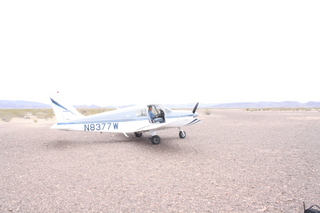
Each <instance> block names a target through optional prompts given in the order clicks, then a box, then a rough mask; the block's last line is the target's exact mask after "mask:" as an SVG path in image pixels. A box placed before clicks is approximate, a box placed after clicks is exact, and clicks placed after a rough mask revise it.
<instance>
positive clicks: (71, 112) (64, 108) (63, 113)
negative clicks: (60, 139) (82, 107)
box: [50, 98, 83, 122]
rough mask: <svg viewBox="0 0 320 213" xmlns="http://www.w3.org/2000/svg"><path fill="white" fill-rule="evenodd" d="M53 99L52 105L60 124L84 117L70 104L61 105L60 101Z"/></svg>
mask: <svg viewBox="0 0 320 213" xmlns="http://www.w3.org/2000/svg"><path fill="white" fill-rule="evenodd" d="M50 99H51V105H52V108H53V111H54V114H55V115H56V118H57V121H58V122H64V121H68V120H73V119H77V118H80V117H83V115H81V114H80V113H79V112H78V111H77V110H76V109H75V108H74V107H73V106H71V105H68V104H61V103H59V102H58V101H56V100H54V99H52V98H50Z"/></svg>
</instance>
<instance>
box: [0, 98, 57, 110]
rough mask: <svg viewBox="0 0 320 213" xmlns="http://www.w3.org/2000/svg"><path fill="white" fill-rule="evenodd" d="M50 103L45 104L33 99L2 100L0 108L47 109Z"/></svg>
mask: <svg viewBox="0 0 320 213" xmlns="http://www.w3.org/2000/svg"><path fill="white" fill-rule="evenodd" d="M47 108H51V105H50V104H43V103H38V102H33V101H10V100H0V109H47Z"/></svg>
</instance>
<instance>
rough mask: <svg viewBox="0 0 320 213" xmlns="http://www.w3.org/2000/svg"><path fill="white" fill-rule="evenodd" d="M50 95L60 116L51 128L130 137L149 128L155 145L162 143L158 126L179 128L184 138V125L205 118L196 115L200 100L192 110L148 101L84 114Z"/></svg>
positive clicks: (55, 111) (140, 133)
mask: <svg viewBox="0 0 320 213" xmlns="http://www.w3.org/2000/svg"><path fill="white" fill-rule="evenodd" d="M50 99H51V103H52V108H53V110H54V113H55V116H56V118H57V123H56V124H54V125H53V126H52V127H51V129H58V130H74V131H92V132H115V133H123V134H124V135H125V136H126V137H128V135H127V134H128V133H134V134H135V136H136V137H141V136H142V134H143V133H145V132H149V133H150V135H151V137H150V139H151V142H152V144H155V145H156V144H159V143H160V137H159V136H158V135H157V134H156V131H157V130H163V129H167V128H178V130H179V137H180V138H181V139H183V138H185V137H186V132H185V131H184V130H182V128H183V127H184V126H189V125H193V124H197V123H199V122H201V120H199V119H197V118H196V117H197V116H198V113H196V110H197V108H198V104H199V103H197V104H196V105H195V107H194V109H193V110H192V111H182V110H171V109H169V108H167V107H165V106H163V105H161V104H146V105H140V106H131V107H126V108H122V109H117V110H112V111H108V112H103V113H99V114H95V115H90V116H83V115H82V114H80V113H79V112H78V111H77V110H76V109H75V108H74V107H73V106H71V105H68V104H65V103H61V102H58V101H57V100H54V99H52V98H50Z"/></svg>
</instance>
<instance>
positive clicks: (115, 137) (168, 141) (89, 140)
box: [44, 134, 183, 152]
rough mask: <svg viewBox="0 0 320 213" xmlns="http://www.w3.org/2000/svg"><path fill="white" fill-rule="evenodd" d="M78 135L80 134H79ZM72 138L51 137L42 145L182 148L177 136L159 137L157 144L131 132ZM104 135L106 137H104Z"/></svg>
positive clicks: (67, 147)
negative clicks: (127, 145)
mask: <svg viewBox="0 0 320 213" xmlns="http://www.w3.org/2000/svg"><path fill="white" fill-rule="evenodd" d="M79 136H80V135H79ZM79 136H78V137H77V138H75V139H74V140H73V139H70V138H69V137H62V138H52V139H51V140H49V141H46V142H45V143H44V146H45V147H46V148H47V149H55V150H68V149H75V148H80V147H86V146H95V145H98V144H100V145H101V144H105V145H106V146H107V145H113V144H119V143H120V144H123V143H128V144H134V145H135V147H137V148H141V149H148V150H150V149H152V150H156V151H159V152H162V151H164V152H178V151H181V150H182V149H183V147H182V146H180V145H179V143H176V142H177V141H178V140H180V139H179V138H174V137H165V136H164V137H161V143H160V144H158V145H153V144H152V143H151V140H150V138H149V135H143V136H142V137H140V138H137V137H136V136H135V135H133V134H128V136H129V137H125V136H124V135H122V134H108V135H107V136H106V134H103V135H101V136H100V135H96V136H93V137H90V136H86V135H85V136H82V137H81V136H80V137H79ZM105 136H106V137H105Z"/></svg>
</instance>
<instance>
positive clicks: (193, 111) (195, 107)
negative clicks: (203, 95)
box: [192, 102, 199, 114]
mask: <svg viewBox="0 0 320 213" xmlns="http://www.w3.org/2000/svg"><path fill="white" fill-rule="evenodd" d="M198 105H199V102H198V103H197V104H196V105H195V106H194V108H193V110H192V113H193V114H194V113H196V111H197V108H198Z"/></svg>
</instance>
